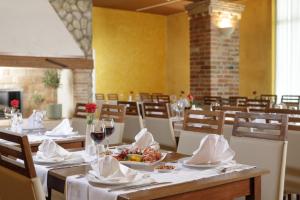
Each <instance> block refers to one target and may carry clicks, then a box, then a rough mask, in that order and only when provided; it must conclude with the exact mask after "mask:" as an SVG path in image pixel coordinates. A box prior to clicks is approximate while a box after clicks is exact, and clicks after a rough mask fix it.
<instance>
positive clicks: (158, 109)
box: [143, 103, 170, 118]
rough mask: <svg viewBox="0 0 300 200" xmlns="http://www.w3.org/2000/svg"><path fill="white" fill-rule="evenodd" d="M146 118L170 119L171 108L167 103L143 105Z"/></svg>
mask: <svg viewBox="0 0 300 200" xmlns="http://www.w3.org/2000/svg"><path fill="white" fill-rule="evenodd" d="M143 113H144V116H145V117H154V118H169V117H170V114H169V106H168V104H166V103H143Z"/></svg>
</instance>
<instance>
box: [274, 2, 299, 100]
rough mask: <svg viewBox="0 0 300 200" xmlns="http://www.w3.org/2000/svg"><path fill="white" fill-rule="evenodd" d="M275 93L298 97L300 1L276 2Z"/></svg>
mask: <svg viewBox="0 0 300 200" xmlns="http://www.w3.org/2000/svg"><path fill="white" fill-rule="evenodd" d="M276 29H277V30H276V31H277V32H276V93H277V95H286V94H289V95H300V0H277V26H276Z"/></svg>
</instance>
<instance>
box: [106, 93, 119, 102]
mask: <svg viewBox="0 0 300 200" xmlns="http://www.w3.org/2000/svg"><path fill="white" fill-rule="evenodd" d="M107 100H109V101H118V100H119V96H118V94H117V93H109V94H107Z"/></svg>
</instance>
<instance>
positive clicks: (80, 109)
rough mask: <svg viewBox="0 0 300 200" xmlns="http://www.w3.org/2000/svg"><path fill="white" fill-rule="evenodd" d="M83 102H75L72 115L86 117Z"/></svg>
mask: <svg viewBox="0 0 300 200" xmlns="http://www.w3.org/2000/svg"><path fill="white" fill-rule="evenodd" d="M85 105H86V104H85V103H77V104H76V107H75V113H74V117H76V118H86V115H87V113H86V111H85Z"/></svg>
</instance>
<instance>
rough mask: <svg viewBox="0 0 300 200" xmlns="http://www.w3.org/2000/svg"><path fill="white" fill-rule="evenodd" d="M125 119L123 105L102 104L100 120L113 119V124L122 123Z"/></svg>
mask: <svg viewBox="0 0 300 200" xmlns="http://www.w3.org/2000/svg"><path fill="white" fill-rule="evenodd" d="M124 117H125V106H124V105H109V104H103V105H102V107H101V111H100V119H105V118H113V119H114V121H115V122H119V123H123V122H124Z"/></svg>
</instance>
